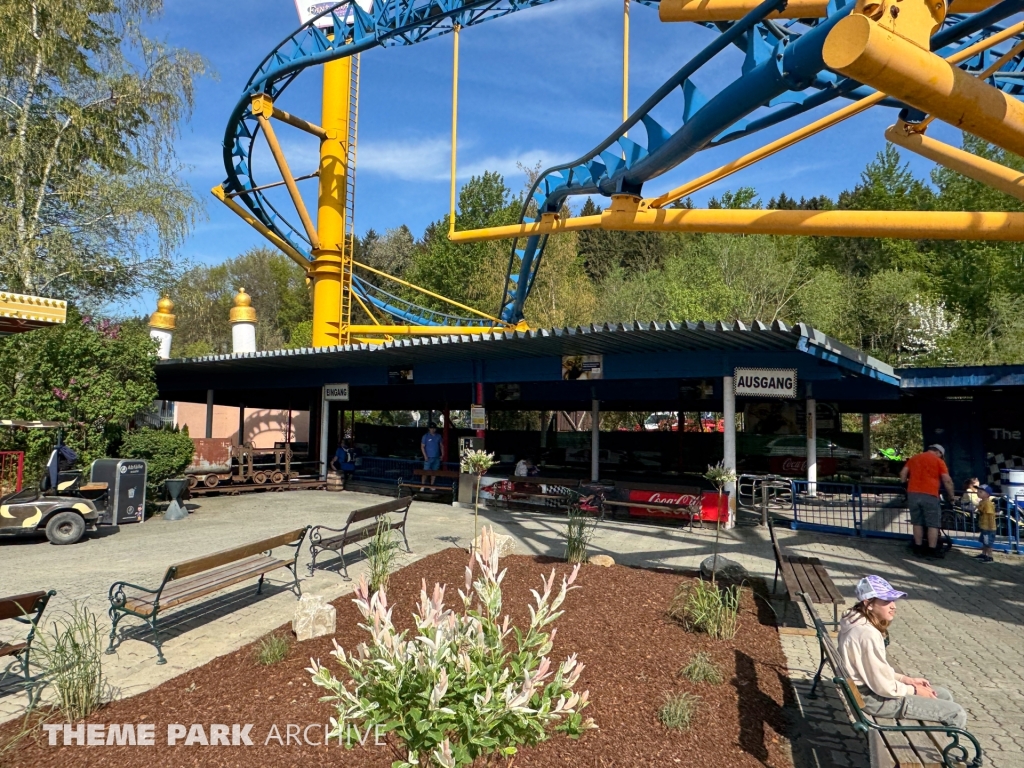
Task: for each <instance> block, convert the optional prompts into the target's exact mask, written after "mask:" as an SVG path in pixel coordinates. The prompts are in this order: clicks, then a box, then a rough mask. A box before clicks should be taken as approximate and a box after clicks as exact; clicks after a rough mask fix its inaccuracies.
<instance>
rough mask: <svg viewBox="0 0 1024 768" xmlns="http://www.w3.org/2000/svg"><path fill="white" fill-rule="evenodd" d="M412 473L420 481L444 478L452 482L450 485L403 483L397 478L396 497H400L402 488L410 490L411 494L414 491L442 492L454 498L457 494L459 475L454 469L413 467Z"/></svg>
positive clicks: (401, 479)
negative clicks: (429, 478) (430, 478)
mask: <svg viewBox="0 0 1024 768" xmlns="http://www.w3.org/2000/svg"><path fill="white" fill-rule="evenodd" d="M412 473H413V474H414V475H415V476H416V477H418V478H419V479H420V480H421V481H423V480H424V479H425V478H428V477H435V478H436V477H444V478H448V479H449V480H451V481H452V484H451V485H432V484H430V483H425V482H419V483H416V482H412V483H407V482H404V479H403V478H401V477H400V478H398V497H399V498H401V497H402V489H403V488H411V489H412V493H416V491H442V492H444V493H450V494H452V496H453V497H454V496H456V495H457V494H458V492H459V473H458V472H456V471H455V470H454V469H423V467H415V468H414V469H413V471H412Z"/></svg>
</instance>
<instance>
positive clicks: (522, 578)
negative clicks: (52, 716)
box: [0, 548, 792, 768]
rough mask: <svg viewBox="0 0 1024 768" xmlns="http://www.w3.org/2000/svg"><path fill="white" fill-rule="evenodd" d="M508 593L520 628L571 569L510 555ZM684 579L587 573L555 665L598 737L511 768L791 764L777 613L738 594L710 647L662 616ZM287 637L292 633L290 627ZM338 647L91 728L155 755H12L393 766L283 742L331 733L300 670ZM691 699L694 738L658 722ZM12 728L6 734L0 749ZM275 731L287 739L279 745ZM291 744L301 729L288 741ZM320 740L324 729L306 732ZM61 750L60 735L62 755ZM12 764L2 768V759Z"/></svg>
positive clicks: (204, 673)
mask: <svg viewBox="0 0 1024 768" xmlns="http://www.w3.org/2000/svg"><path fill="white" fill-rule="evenodd" d="M466 562H467V555H466V553H465V551H464V550H461V549H455V548H453V549H448V550H445V551H443V552H440V553H438V554H435V555H432V556H430V557H427V558H424V559H423V560H420V561H418V562H416V563H413V564H412V565H410V566H408V567H406V568H404V569H402V570H401V571H398V572H397V573H395V574H393V575H392V577H391V585H390V588H389V590H388V597H389V603H390V604H392V605H395V606H396V608H395V611H394V618H395V623H396V624H397V625H398V626H399V627H400V628H402V627H407V626H411V613H412V610H413V608H414V606H415V603H416V601H417V599H418V595H419V589H420V580H421V579H426V580H427V584H428V586H429V585H432V584H433V583H434V582H435V581H440V582H442V583H447V584H449V585H451V588H450V591H449V598H454V603H453V601H452V600H451V599H449V605H452V606H453V607H457V606H458V605H459V603H458V596H457V594H455V592H454V590H455V588H456V587H458V586H460V585H461V583H462V580H463V569H464V568H465V565H466ZM503 566H504V567H506V568H507V569H508V574H507V576H506V578H505V581H504V607H505V610H506V611H508V612H509V613H510V614H511V615H512V619H513V621H514V622H516V623H517V624H519V625H520V626H522V625H524V624H525V623H526V622H528V613H527V610H526V606H527V605H528V603H529V602H530V600H531V597H530V593H529V590H530V589H531V588H537V587H538V585H539V584H540V577H541V575H542V574H547V573H549V572H550V571H551V569H552V567H554V568H555V569H556V571H558V573H559V574H561V573H563V572H564V573H567V572H568V570H569V566H567V565H566V564H565V563H563V562H558V561H554V560H551V559H549V558H538V557H528V556H518V555H516V556H511V557H507V558H505V559H504V560H503ZM685 578H687V577H684V576H680V575H678V574H674V573H668V572H665V571H648V570H641V569H635V568H628V567H624V566H619V565H616V566H613V567H611V568H602V567H599V566H584V567H583V568H582V570H581V572H580V575H579V578H578V580H577V584H578V585H579V586H580V587H581V588H580V589H576V590H573V591H572V592H570V593H569V596H568V598H567V599H566V602H565V605H564V606H563V608H564V609H565V615H564V616H562V617H561V618H560V619H559V620H558V621H557V622H556V624H555V626H557V627H558V633H557V636H556V638H555V644H554V651H553V652H552V654H551V657H552V661H553V662H554V663H557V662H558V661H560V660H562V659H563V658H565V656H566V655H568V654H569V653H571V652H574V651H575V652H577V653H578V654H579V657H580V661H581V662H582V663H583V664H585V665H586V669H585V671H584V672H583V676H582V678H581V680H580V684H579V686H578V690H580V691H582V690H585V689H589V690H590V701H591V702H592V704H591V706H590V707H588V708H587V709H586V710H585V713H584V714H585V715H589V716H591V717H593V718H594V720H595V721H596V722H597V725H598V729H597V730H593V731H588V732H586V733H585V734H584V735H583V736H582V738H580V739H579V740H575V741H574V740H571V739H569V738H566V737H564V736H563V735H561V734H556V735H554V736H553V737H552V738H551V739H550V740H548V741H546V742H544V743H541V744H540V745H538V746H536V747H533V748H527V749H523V750H522V751H521V752H520V754H519V755H518V756H517V757H516V758H515V761H514V765H515V766H516V768H552V766H629V767H630V768H638V767H639V768H648V767H650V768H653V767H654V766H659V767H661V766H672V765H688V766H692V765H699V766H708V768H711V767H712V766H713V767H714V768H725V767H731V766H773V767H780V768H781V767H782V766H792V760H791V757H790V750H789V745H788V740H787V736H786V732H787V721H786V716H785V713H784V711H783V706H784V704H785V703H786V702H787V701H789V700H791V696H792V693H791V689H790V687H789V683H788V680H787V670H786V659H785V656H784V655H783V653H782V647H781V644H780V642H779V637H778V633H777V631H776V629H775V627H774V626H773V624H772V614H771V611H770V609H768V608H767V606H765V605H764V602H763V601H762V600H759V599H758V600H755V598H754V596H753V595H752V593H751V591H750V590H749V589H744V590H743V596H742V600H741V620H740V628H739V632H738V633H737V635H736V638H735V639H734V640H711V639H709V638H708V637H706V636H704V635H698V634H692V633H689V632H687V631H686V630H684V629H683V628H682V627H681V626H679V625H678V624H676V623H674V622H673V621H671V620H670V619H668V618H667V616H666V609H667V607H668V605H669V603H670V601H671V599H672V596H673V594H674V593H675V591H676V589H677V588H678V586H679V585H680V583H681V582H682V581H683V580H684V579H685ZM335 605H336V606H337V609H338V632H337V635H336V638H337V641H338V643H339V644H340V645H341V646H342V647H344V648H346V649H349V648H354V647H355V646H356V644H357V643H359V642H362V641H363V640H364V639H365V638H366V633H365V632H364V631H363V630H360V629H359V628H358V627H357V626H356V625H357V622H358V620H359V615H358V613H357V611H356V609H355V606H354V605H353V604H352V602H351V597H350V596H345V597H343V598H340V599H339V600H338V601H337V602H336V603H335ZM276 631H277V633H278V634H282V635H284V634H285V633H287V635H288V636H289V637H291V633H290V628H288V627H281V628H279V629H278V630H276ZM332 647H333V646H332V643H331V639H330V638H329V637H327V638H318V639H316V640H311V641H308V642H304V643H301V644H296V643H293V644H292V645H291V647H290V649H289V652H288V655H287V657H286V658H285V659H284V661H281V662H279V663H277V664H275V665H272V666H269V667H264V666H261V665H259V664H258V663H257V662H256V660H255V647H254V646H253V645H250V646H246V647H244V648H242V649H240V650H238V651H236V652H234V653H230V654H228V655H226V656H222V657H220V658H218V659H215V660H213V661H212V662H210V663H209V664H206V665H205V666H203V667H199V668H198V669H194V670H192V671H191V672H187V673H185V674H183V675H181V676H179V677H176V678H175V679H173V680H170V681H168V682H166V683H164V684H162V685H160V686H159V687H157V688H154V689H153V690H150V691H147V692H145V693H142V694H139V695H137V696H133V697H131V698H127V699H123V700H120V701H115V702H113V703H112V704H110V705H108V706H106V707H105V708H103V709H102V710H101V711H99V712H97V713H95V714H94V715H93V716H92V717H91V718H90V722H93V723H103V724H111V723H152V724H155V735H156V738H155V745H154V746H150V747H143V746H134V747H132V746H120V747H119V746H103V747H78V746H53V747H51V746H48V745H47V740H46V735H45V734H43V733H38V734H37V735H36V734H34V735H33V736H31V737H29V738H26V739H24V740H23V741H22V742H21V744H20V745H19V746H18V748H17V749H16V751H15V752H14V753H13V754H8V755H6V756H5V757H6V758H7V762H9V763H10V764H11V765H12V766H25V767H26V768H28V767H31V768H42V766H74V768H86V767H87V766H113V765H116V766H118V767H119V768H161V767H162V766H168V767H170V766H173V767H174V768H179V767H180V766H192V765H196V766H204V767H205V766H246V767H248V766H261V767H266V768H274V767H276V766H299V765H302V766H307V765H319V764H324V763H325V762H327V761H329V762H330V764H331V765H334V766H352V767H353V768H355V767H356V766H358V768H389V767H390V765H391V762H392V760H393V755H392V754H391V753H390V752H389V751H388V750H387V749H386V748H385V747H383V746H381V747H375V746H373V745H372V742H373V738H372V736H371V737H370V739H369V744H368V745H367V746H356V747H355V748H353V749H351V750H349V749H345V748H344V747H341V746H338V745H337V744H336V742H334V741H332V743H331V745H330V746H308V745H305V744H297V743H296V741H301V738H302V737H301V735H300V736H298V738H295V737H293V739H292V743H291V744H283V743H281V742H284V741H286V739H287V726H288V725H289V724H293V725H298V726H300V728H303V729H304V728H305V727H306V726H307V725H308V724H311V723H326V722H328V719H329V717H330V716H331V715H332V714H334V710H333V708H332V706H331V705H330V704H328V703H321V702H320V701H319V700H318V697H319V695H320V694H321V689H319V688H316V687H315V686H313V685H312V683H311V682H310V676H309V674H308V673H307V672H306V671H305V668H306V667H307V666H309V659H310V657H316V658H319V659H320V660H321V661H323V662H324V663H326V664H328V665H333V666H334V669H335V671H336V672H337V671H338V668H337V664H336V662H335V660H334V659H333V657H330V656H329V653H330V651H331V649H332ZM698 651H706V652H707V653H709V654H710V655H711V657H712V658H713V659H714V660H715V662H717V664H718V665H719V667H720V668H721V670H722V672H723V673H724V677H725V682H723V683H722V684H721V685H717V686H716V685H710V684H694V683H691V682H688V681H686V680H684V679H682V678H680V677H679V676H678V674H677V673H678V671H679V670H680V668H681V667H683V666H685V665H686V663H687V662H689V660H690V659H691V658H692V656H693V655H694V654H695V653H697V652H698ZM682 691H686V692H689V693H692V694H696V695H697V696H699V697H700V698H701V705H700V710H699V713H698V714H697V717H696V719H695V722H694V724H693V725H692V726H691V728H690V729H689V730H688V731H684V732H680V731H672V730H668V729H667V728H665V726H663V725H662V724H661V723H660V722H659V720H658V709H659V707H660V706H661V704H662V703H663V701H664V698H665V695H666V694H668V693H672V692H682ZM169 723H180V724H184V725H185V727H186V728H188V727H189V726H190V725H191V724H193V723H199V724H203V725H204V727H205V731H206V733H207V735H209V733H210V730H211V728H210V726H211V725H212V724H216V723H221V724H228V725H230V724H236V723H237V724H247V723H251V724H252V728H251V730H250V731H249V736H250V738H251V740H252V742H253V744H254V746H237V747H227V746H216V747H214V746H207V747H204V746H199V745H193V746H184V745H183V744H182V743H181V741H179V744H178V745H177V746H168V745H167V726H168V724H169ZM17 725H18V724H17V723H9V724H8V725H7V726H5V727H3V728H0V743H2V742H3V741H4V737H5V736H10V734H11V733H12V732H13V731H14V730H15V729H16V726H17ZM273 726H276V728H277V732H278V733H279V734H280V739H279V740H278V739H276V738H270V740H269V741H267V738H268V735H270V736H273V734H274V733H275V731H274V730H273ZM293 733H296V731H295V730H294V729H293ZM307 735H308V737H309V740H310V741H319V740H320V739H321V737H322V735H323V732H322V730H321V729H319V728H316V727H314V728H313V729H311V730H309V731H308V733H307ZM60 741H61V739H60V737H59V736H58V744H59V743H60ZM0 762H3V759H0Z"/></svg>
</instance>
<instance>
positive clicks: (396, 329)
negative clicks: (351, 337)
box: [348, 325, 508, 336]
mask: <svg viewBox="0 0 1024 768" xmlns="http://www.w3.org/2000/svg"><path fill="white" fill-rule="evenodd" d="M348 330H349V332H350V333H360V334H377V335H380V334H387V335H388V336H460V335H462V336H465V335H472V336H481V335H483V334H486V333H500V332H502V331H505V330H508V329H507V328H506V327H505V326H499V327H494V328H482V327H477V326H471V325H350V326H349V327H348Z"/></svg>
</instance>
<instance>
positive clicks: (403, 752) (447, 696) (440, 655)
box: [309, 526, 595, 768]
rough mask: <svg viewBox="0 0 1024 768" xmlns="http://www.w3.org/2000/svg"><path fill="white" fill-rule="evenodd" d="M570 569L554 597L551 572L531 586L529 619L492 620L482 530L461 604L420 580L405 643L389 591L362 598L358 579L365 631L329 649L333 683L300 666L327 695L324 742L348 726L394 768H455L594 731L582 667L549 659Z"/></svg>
mask: <svg viewBox="0 0 1024 768" xmlns="http://www.w3.org/2000/svg"><path fill="white" fill-rule="evenodd" d="M475 568H479V571H478V575H477V576H476V578H475V579H474V569H475ZM578 573H579V566H578V565H577V566H575V567H574V568H573V570H572V573H571V575H569V576H568V577H565V576H563V577H562V584H561V587H560V589H559V590H558V591H557V592H555V591H554V587H555V571H554V570H552V571H551V575H550V576H549V577H548V578H545V579H543V584H542V588H541V589H540V590H535V591H534V592H533V596H534V603H533V604H532V605H531V606H530V623H529V626H528V627H526V628H524V629H520V628H518V627H514V626H512V624H511V622H510V620H509V619H508V617H507V616H505V617H502V616H501V611H502V594H501V581H502V579H503V578H504V576H505V571H501V572H499V571H498V548H497V546H496V543H495V537H494V532H493V531H492V530H491V528H490V527H489V526H485V527H484V529H483V531H482V532H481V536H480V546H479V547H478V548H477V551H475V552H474V553H473V554H472V555H471V556H470V561H469V566H468V567H467V568H466V582H465V589H460V590H459V598H460V600H461V602H462V607H461V610H452V609H451V608H448V607H447V606H446V605H445V603H444V597H445V591H446V590H445V587H442V586H441V585H440V584H435V585H434V589H433V592H432V593H428V592H427V587H426V583H425V582H424V584H423V587H422V589H421V590H420V599H419V604H418V605H417V609H416V613H415V614H414V616H413V618H414V622H415V627H414V629H413V630H412V634H413V638H412V639H411V640H410V639H407V635H408V634H409V633H408V631H402V632H398V631H396V629H395V626H394V624H393V623H392V621H391V607H390V606H388V603H387V595H386V594H385V593H384V592H376V593H374V594H373V595H371V594H370V590H369V585H368V584H367V582H366V576H365V574H364V575H363V577H362V578H361V579H360V581H359V585H358V586H357V587H356V600H355V604H356V607H357V608H358V609H359V612H360V614H361V615H362V617H363V619H364V621H363V623H362V624H360V627H361V628H362V629H363V630H364V631H365V632H367V633H368V634H369V635H370V637H369V638H368V639H367V640H366V642H364V643H361V644H360V645H359V646H358V653H355V654H347V653H346V652H345V651H344V650H343V649H342V648H340V647H337V646H336V648H335V650H334V652H333V653H332V655H333V656H334V657H335V658H337V660H338V661H339V662H340V663H341V666H342V668H343V670H344V672H345V674H344V675H343V679H342V680H338V679H337V678H335V676H334V675H333V674H332V673H331V671H330V670H329V669H327V667H324V666H321V665H320V663H319V662H317V661H313V663H312V666H311V667H310V669H309V672H310V673H311V674H312V675H313V682H314V683H315V684H316V685H317V686H319V687H321V688H324V689H326V691H327V692H328V695H327V696H326V697H325V700H330V701H333V702H335V704H334V706H335V708H336V722H337V725H336V727H335V729H334V731H333V732H332V733H331V738H338V739H340V738H341V736H342V735H343V733H344V732H343V730H342V729H343V728H344V729H349V728H351V727H352V726H355V728H357V729H358V730H359V732H360V733H367V732H370V731H374V732H375V737H376V738H380V739H382V740H384V741H386V743H388V744H390V745H391V746H392V748H393V750H394V753H395V755H396V756H400V757H404V759H399V760H397V761H395V762H393V763H392V768H412V767H413V766H420V767H421V768H426V766H428V765H429V766H434V767H435V768H458V767H459V766H468V765H473V764H476V765H481V764H483V763H484V761H490V760H492V759H499V760H505V759H508V758H511V757H512V756H514V755H515V754H516V753H517V751H518V748H519V746H521V745H527V746H529V745H533V744H536V743H538V742H540V741H543V740H545V739H547V738H548V736H549V735H550V734H549V729H557V730H559V731H562V732H564V733H566V734H567V735H568V736H570V737H572V738H575V737H577V736H579V735H580V734H581V733H582V732H583V731H584V730H586V729H588V728H593V727H595V726H594V724H593V722H592V721H591V720H590V719H589V718H588V719H586V720H584V718H583V716H582V714H581V712H582V710H583V709H584V708H585V707H586V706H587V703H588V702H587V699H588V692H586V691H584V692H583V693H582V694H580V693H577V692H575V691H574V690H573V687H574V686H575V685H576V684H577V683H578V682H579V677H580V673H581V672H582V670H583V667H582V665H581V664H580V663H579V662H578V661H577V659H576V654H572V655H570V656H569V657H568V658H567V659H566V660H565V661H563V662H561V663H560V664H552V662H551V660H550V659H549V658H548V657H547V654H549V653H551V638H552V634H553V628H552V626H551V625H552V624H553V623H554V622H555V620H556V619H557V618H558V617H559V616H561V615H562V611H561V610H560V608H561V606H562V603H563V602H564V600H565V597H566V595H567V593H568V592H569V590H570V589H571V588H572V584H573V582H574V581H575V579H576V576H577V574H578ZM349 679H350V680H351V681H352V685H347V684H346V683H347V681H348V680H349ZM345 743H346V745H350V742H349V741H348V740H346V742H345ZM488 764H491V763H488Z"/></svg>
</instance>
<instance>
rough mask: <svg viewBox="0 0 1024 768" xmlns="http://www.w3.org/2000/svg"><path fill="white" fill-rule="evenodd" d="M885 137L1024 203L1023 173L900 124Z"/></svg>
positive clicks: (890, 127)
mask: <svg viewBox="0 0 1024 768" xmlns="http://www.w3.org/2000/svg"><path fill="white" fill-rule="evenodd" d="M885 138H887V139H888V140H889V141H891V142H892V143H893V144H896V145H897V146H900V147H903V148H904V149H909V150H910V151H911V152H916V153H917V154H919V155H921V156H922V157H926V158H928V159H929V160H931V161H932V162H935V163H938V164H939V165H944V166H946V167H947V168H951V169H952V170H954V171H956V172H957V173H962V174H963V175H964V176H966V177H967V178H969V179H974V180H975V181H980V182H981V183H982V184H987V185H988V186H990V187H992V188H993V189H998V190H999V191H1000V192H1005V193H1006V194H1008V195H1011V196H1012V197H1016V198H1017V199H1018V200H1024V173H1021V172H1020V171H1016V170H1014V169H1013V168H1007V167H1006V166H1005V165H1000V164H999V163H994V162H992V161H991V160H986V159H985V158H983V157H978V156H977V155H972V154H971V153H970V152H965V151H964V150H962V149H957V148H956V147H951V146H950V145H949V144H946V143H944V142H941V141H937V140H936V139H933V138H930V137H928V136H925V135H924V134H923V133H918V132H916V131H915V130H913V128H912V127H911V126H908V125H907V124H906V123H904V122H902V121H901V122H900V123H899V124H898V125H891V126H889V128H888V129H887V130H886V132H885Z"/></svg>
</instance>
